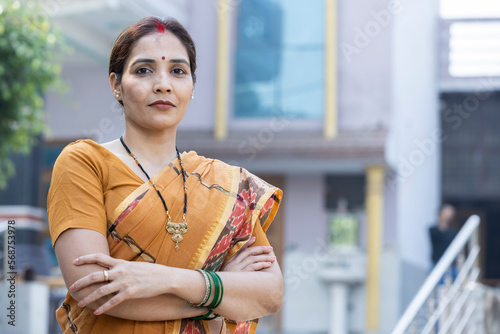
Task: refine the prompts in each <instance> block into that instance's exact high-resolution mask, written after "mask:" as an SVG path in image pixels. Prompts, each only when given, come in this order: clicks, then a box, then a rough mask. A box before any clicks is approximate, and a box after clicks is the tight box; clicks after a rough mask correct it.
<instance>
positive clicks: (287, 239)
mask: <svg viewBox="0 0 500 334" xmlns="http://www.w3.org/2000/svg"><path fill="white" fill-rule="evenodd" d="M54 3H55V4H57V7H56V6H53V7H51V10H50V11H48V12H49V14H48V15H51V16H52V17H53V18H54V22H55V23H56V24H58V25H59V26H60V27H61V28H63V31H64V33H65V35H66V38H67V40H68V42H69V43H70V44H71V45H72V46H73V48H74V50H75V51H74V53H73V54H72V55H69V56H68V57H66V60H65V63H64V67H63V76H64V78H65V79H66V80H67V82H68V88H69V92H68V93H67V94H65V95H58V94H55V93H50V94H48V95H47V99H46V107H47V110H48V112H49V118H48V124H49V127H50V129H51V133H50V135H48V136H46V137H45V138H44V144H43V157H44V158H43V159H42V160H43V163H42V164H43V166H44V167H43V169H42V174H41V175H42V176H41V188H42V189H41V190H40V193H41V196H40V200H39V203H40V206H42V207H43V205H44V204H45V202H44V190H45V191H46V189H47V187H48V184H49V182H50V170H51V164H52V163H53V161H55V158H56V157H57V154H58V153H59V152H60V150H61V149H62V147H64V146H65V145H66V144H67V143H69V142H71V141H74V140H76V139H80V138H91V139H94V140H95V141H97V142H101V143H102V142H106V141H109V140H113V139H116V138H118V137H119V136H120V135H121V134H122V132H123V129H124V122H123V114H122V110H121V107H120V106H119V105H118V103H117V102H116V101H115V99H114V98H113V96H112V92H111V90H110V88H109V84H108V69H107V65H108V63H107V57H108V54H109V51H110V50H111V47H112V43H113V41H114V38H116V36H117V35H118V33H119V32H120V31H121V30H122V29H123V28H124V27H126V26H127V25H129V24H131V23H132V22H134V21H135V20H137V19H138V18H140V17H143V16H147V15H157V16H173V17H176V18H177V19H179V21H181V23H183V24H185V26H186V27H187V29H188V30H189V31H190V33H191V34H192V36H193V38H194V41H195V43H196V46H197V52H198V70H197V78H198V79H197V83H196V86H195V99H194V100H193V101H192V102H191V104H190V107H189V109H188V112H187V114H186V117H185V119H184V120H183V122H182V123H181V125H180V126H179V133H178V146H179V148H180V149H181V151H182V150H186V151H189V150H195V151H197V152H198V153H199V154H200V155H204V156H207V157H211V158H217V159H221V160H223V161H226V162H228V163H231V164H235V165H240V166H242V167H245V168H247V169H248V170H250V171H251V172H253V173H254V174H257V175H259V176H261V177H262V178H264V179H266V180H268V181H269V182H271V183H273V184H275V185H277V186H278V187H280V188H282V190H283V191H284V197H283V201H282V204H281V208H280V211H279V214H278V216H277V218H276V220H275V222H274V223H273V225H272V226H271V228H270V230H269V233H268V236H269V239H270V241H271V243H272V244H273V246H274V249H275V250H276V253H277V256H278V260H279V261H280V264H281V266H282V270H283V274H284V278H285V302H284V306H283V309H282V310H281V312H280V313H278V314H277V315H272V316H270V317H268V318H266V319H263V321H262V325H261V327H260V329H259V330H260V331H262V332H286V333H325V332H327V331H328V328H329V325H330V320H331V319H332V316H333V315H332V314H331V312H332V307H334V306H333V305H332V300H331V295H329V292H328V291H329V290H328V284H329V283H327V281H328V280H325V278H324V275H323V273H324V271H325V270H326V269H328V268H331V267H335V268H342V267H346V268H347V267H349V265H350V264H352V263H358V265H359V266H360V268H361V269H360V275H359V277H357V279H354V278H353V279H352V281H349V280H347V282H344V283H346V286H348V289H347V290H346V291H348V297H347V304H346V305H345V307H346V309H347V310H349V311H348V312H346V316H347V327H348V328H349V332H350V333H366V332H370V333H388V332H390V330H391V329H392V328H393V326H394V325H395V323H396V321H397V319H398V317H399V316H400V314H401V313H402V311H403V310H404V308H405V307H406V305H407V304H408V303H409V301H410V300H411V298H412V297H413V296H414V294H415V293H416V291H417V290H418V288H419V287H420V285H421V284H422V282H423V280H424V279H425V277H426V276H427V273H428V271H429V269H430V249H429V247H430V245H429V240H428V234H427V228H428V226H429V224H430V223H431V222H433V221H434V220H435V219H436V214H437V212H436V211H437V209H438V207H439V204H440V202H441V197H442V196H441V170H440V162H441V153H440V150H441V144H442V129H441V124H440V115H439V106H438V101H439V99H438V97H439V96H438V95H439V94H438V93H439V87H438V58H437V56H436V55H437V54H438V52H437V50H438V39H437V37H436V36H437V32H438V31H439V29H440V28H439V25H438V22H439V21H438V4H437V3H436V2H434V1H418V2H417V1H410V0H408V1H390V2H387V1H382V0H374V1H370V2H365V1H360V0H354V1H353V0H350V1H347V0H312V1H307V2H306V1H303V0H213V1H202V0H190V1H179V0H170V1H162V2H154V1H145V2H144V4H143V5H141V6H139V5H138V4H137V3H136V2H134V1H104V0H102V1H92V2H84V1H72V2H69V1H54ZM339 231H342V233H340V232H339ZM358 260H359V261H358ZM346 270H348V269H346ZM340 273H342V269H340ZM353 277H354V276H353Z"/></svg>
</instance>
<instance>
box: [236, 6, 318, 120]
mask: <svg viewBox="0 0 500 334" xmlns="http://www.w3.org/2000/svg"><path fill="white" fill-rule="evenodd" d="M323 16H324V1H323V0H312V1H304V0H279V1H278V0H276V1H273V0H244V1H241V3H240V6H239V12H238V35H237V36H238V42H237V49H236V69H235V73H236V77H235V88H234V94H235V100H234V102H235V104H234V106H235V108H234V110H235V111H234V115H235V117H237V118H244V117H253V118H263V117H273V116H275V115H276V114H277V113H283V114H285V115H286V116H289V117H291V118H307V119H319V118H321V117H322V115H323V99H324V94H323V86H324V73H323V72H324V51H323V50H324V43H323V39H324V31H323V30H324V19H323Z"/></svg>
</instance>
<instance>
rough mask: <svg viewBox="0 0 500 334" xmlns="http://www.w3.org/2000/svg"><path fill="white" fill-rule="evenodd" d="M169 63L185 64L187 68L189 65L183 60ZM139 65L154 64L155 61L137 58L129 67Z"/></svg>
mask: <svg viewBox="0 0 500 334" xmlns="http://www.w3.org/2000/svg"><path fill="white" fill-rule="evenodd" d="M170 62H171V63H183V64H186V65H187V66H189V63H188V61H187V60H185V59H180V58H179V59H170ZM139 63H156V61H155V60H154V59H148V58H139V59H136V60H135V61H134V62H133V63H132V65H130V66H134V65H135V64H139Z"/></svg>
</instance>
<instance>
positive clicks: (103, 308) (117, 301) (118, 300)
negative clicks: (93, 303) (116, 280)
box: [94, 293, 125, 315]
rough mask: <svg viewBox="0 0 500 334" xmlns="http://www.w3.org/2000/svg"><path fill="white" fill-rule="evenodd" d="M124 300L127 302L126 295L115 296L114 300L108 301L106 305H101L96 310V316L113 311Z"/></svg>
mask: <svg viewBox="0 0 500 334" xmlns="http://www.w3.org/2000/svg"><path fill="white" fill-rule="evenodd" d="M124 300H125V296H124V294H123V293H119V294H117V295H115V296H114V297H113V298H111V299H110V300H108V301H107V302H106V303H104V304H103V305H101V306H100V307H99V308H98V309H97V310H95V311H94V314H95V315H100V314H103V313H105V312H107V311H109V310H111V309H112V308H113V307H115V306H116V305H118V304H120V303H121V302H123V301H124Z"/></svg>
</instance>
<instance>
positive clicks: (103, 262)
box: [73, 253, 117, 268]
mask: <svg viewBox="0 0 500 334" xmlns="http://www.w3.org/2000/svg"><path fill="white" fill-rule="evenodd" d="M116 262H117V260H116V259H114V258H112V257H111V256H108V255H104V254H102V253H94V254H88V255H83V256H80V257H78V258H76V259H75V260H74V261H73V264H75V265H77V266H79V265H82V264H89V263H95V264H98V265H100V266H102V267H107V268H112V267H113V266H114V265H115V264H116Z"/></svg>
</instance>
